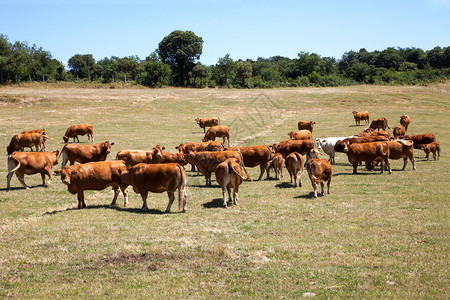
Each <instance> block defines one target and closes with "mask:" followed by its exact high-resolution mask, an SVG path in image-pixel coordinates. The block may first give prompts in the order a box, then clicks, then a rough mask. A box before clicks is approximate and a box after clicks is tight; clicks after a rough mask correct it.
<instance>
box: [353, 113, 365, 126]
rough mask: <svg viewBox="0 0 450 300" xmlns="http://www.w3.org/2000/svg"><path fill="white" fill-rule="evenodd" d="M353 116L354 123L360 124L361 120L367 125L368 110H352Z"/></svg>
mask: <svg viewBox="0 0 450 300" xmlns="http://www.w3.org/2000/svg"><path fill="white" fill-rule="evenodd" d="M352 113H353V117H354V118H355V122H356V125H360V124H361V121H362V120H363V121H364V125H366V124H367V125H369V112H368V111H359V112H358V111H353V112H352Z"/></svg>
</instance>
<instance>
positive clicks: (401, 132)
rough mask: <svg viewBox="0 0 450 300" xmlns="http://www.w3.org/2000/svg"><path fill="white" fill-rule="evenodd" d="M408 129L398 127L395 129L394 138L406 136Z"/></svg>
mask: <svg viewBox="0 0 450 300" xmlns="http://www.w3.org/2000/svg"><path fill="white" fill-rule="evenodd" d="M405 132H406V129H405V127H404V126H403V125H398V126H395V127H394V131H393V134H394V138H396V137H398V136H403V135H405Z"/></svg>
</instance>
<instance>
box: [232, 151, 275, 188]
mask: <svg viewBox="0 0 450 300" xmlns="http://www.w3.org/2000/svg"><path fill="white" fill-rule="evenodd" d="M225 150H226V151H238V152H240V153H241V154H242V158H243V161H244V166H245V167H247V168H253V167H256V166H258V165H259V168H260V174H259V178H258V180H261V179H262V177H263V175H264V171H265V170H266V168H267V165H268V163H269V160H270V149H269V146H266V145H261V146H250V147H227V148H225Z"/></svg>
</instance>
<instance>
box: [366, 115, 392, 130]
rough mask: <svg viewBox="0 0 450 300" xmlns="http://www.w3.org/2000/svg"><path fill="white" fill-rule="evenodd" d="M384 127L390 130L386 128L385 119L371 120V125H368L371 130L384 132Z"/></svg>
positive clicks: (386, 122)
mask: <svg viewBox="0 0 450 300" xmlns="http://www.w3.org/2000/svg"><path fill="white" fill-rule="evenodd" d="M386 127H387V128H389V129H391V127H389V126H388V121H387V119H386V118H378V119H373V120H372V123H370V126H369V128H372V129H373V130H375V129H378V130H380V128H381V129H383V130H386Z"/></svg>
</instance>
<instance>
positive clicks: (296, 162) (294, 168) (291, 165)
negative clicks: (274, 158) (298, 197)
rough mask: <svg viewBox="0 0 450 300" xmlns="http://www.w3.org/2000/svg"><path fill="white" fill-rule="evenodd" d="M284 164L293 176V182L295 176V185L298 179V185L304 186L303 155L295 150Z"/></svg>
mask: <svg viewBox="0 0 450 300" xmlns="http://www.w3.org/2000/svg"><path fill="white" fill-rule="evenodd" d="M284 164H285V165H286V169H287V170H288V172H289V176H290V177H291V183H292V177H294V187H296V186H297V179H298V186H299V187H300V186H302V174H303V165H304V159H303V156H302V155H301V154H300V153H298V152H293V153H291V154H289V155H288V156H287V157H286V159H285V160H284Z"/></svg>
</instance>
